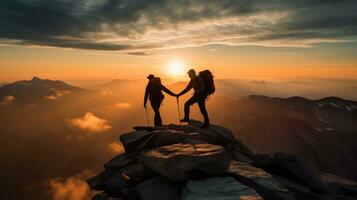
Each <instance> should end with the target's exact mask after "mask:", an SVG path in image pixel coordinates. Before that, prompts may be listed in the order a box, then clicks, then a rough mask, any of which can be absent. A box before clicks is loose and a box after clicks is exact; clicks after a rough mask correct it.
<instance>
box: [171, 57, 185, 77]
mask: <svg viewBox="0 0 357 200" xmlns="http://www.w3.org/2000/svg"><path fill="white" fill-rule="evenodd" d="M167 72H168V74H170V75H171V76H182V75H184V73H185V65H184V63H183V62H182V61H180V60H172V61H171V62H170V63H169V64H168V65H167Z"/></svg>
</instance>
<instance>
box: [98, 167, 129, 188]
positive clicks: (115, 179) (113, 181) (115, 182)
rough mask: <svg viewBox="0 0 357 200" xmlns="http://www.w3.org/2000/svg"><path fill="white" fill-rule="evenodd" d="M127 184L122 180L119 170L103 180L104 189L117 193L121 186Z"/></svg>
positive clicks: (123, 186) (126, 185)
mask: <svg viewBox="0 0 357 200" xmlns="http://www.w3.org/2000/svg"><path fill="white" fill-rule="evenodd" d="M128 186H129V185H128V184H127V182H126V181H125V180H124V178H123V176H122V174H121V173H120V172H119V171H118V172H115V174H114V175H113V176H111V177H110V178H108V179H107V180H106V181H105V182H104V187H105V191H107V192H109V193H118V192H119V191H120V190H121V189H122V188H125V187H128Z"/></svg>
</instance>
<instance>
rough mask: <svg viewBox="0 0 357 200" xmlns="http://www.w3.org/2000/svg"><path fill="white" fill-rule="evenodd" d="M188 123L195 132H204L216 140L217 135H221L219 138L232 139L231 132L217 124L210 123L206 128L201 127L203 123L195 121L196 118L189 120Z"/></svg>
mask: <svg viewBox="0 0 357 200" xmlns="http://www.w3.org/2000/svg"><path fill="white" fill-rule="evenodd" d="M189 124H190V125H191V127H192V128H193V130H195V131H196V132H199V133H205V134H207V135H210V136H213V137H216V138H217V139H218V140H219V139H220V138H219V137H221V139H224V140H233V139H234V137H233V132H232V131H231V130H229V129H227V128H225V127H223V126H217V125H214V124H211V125H210V126H209V127H208V128H204V129H203V128H201V126H202V125H203V123H202V122H200V121H197V120H190V122H189Z"/></svg>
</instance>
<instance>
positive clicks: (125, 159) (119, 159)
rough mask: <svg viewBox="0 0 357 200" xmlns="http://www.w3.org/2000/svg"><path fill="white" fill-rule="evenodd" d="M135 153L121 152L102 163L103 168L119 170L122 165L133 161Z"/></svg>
mask: <svg viewBox="0 0 357 200" xmlns="http://www.w3.org/2000/svg"><path fill="white" fill-rule="evenodd" d="M135 155H136V154H133V153H123V154H121V155H118V156H115V157H114V158H113V159H111V160H110V161H108V162H107V163H106V164H104V168H105V169H113V170H120V169H121V168H123V167H124V166H126V165H128V164H130V163H132V162H134V161H135Z"/></svg>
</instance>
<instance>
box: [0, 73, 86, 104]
mask: <svg viewBox="0 0 357 200" xmlns="http://www.w3.org/2000/svg"><path fill="white" fill-rule="evenodd" d="M82 91H85V89H82V88H79V87H75V86H72V85H69V84H66V83H64V82H62V81H58V80H49V79H41V78H38V77H36V76H35V77H33V78H32V79H31V80H22V81H16V82H14V83H10V84H6V85H3V86H2V87H0V100H3V101H9V100H11V101H16V102H23V103H25V102H28V101H31V100H35V99H37V100H38V99H47V100H55V99H58V98H61V97H62V96H65V95H68V94H70V93H75V92H82Z"/></svg>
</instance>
